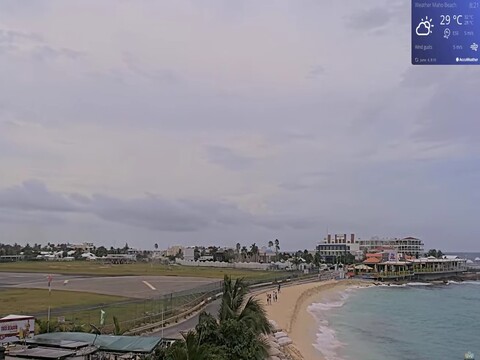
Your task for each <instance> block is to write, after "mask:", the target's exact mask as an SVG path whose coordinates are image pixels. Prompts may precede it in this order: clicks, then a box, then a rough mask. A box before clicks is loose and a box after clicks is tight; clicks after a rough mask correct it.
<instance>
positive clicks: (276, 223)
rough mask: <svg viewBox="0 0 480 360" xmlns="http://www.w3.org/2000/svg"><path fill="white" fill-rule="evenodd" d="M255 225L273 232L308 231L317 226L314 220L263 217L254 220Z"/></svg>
mask: <svg viewBox="0 0 480 360" xmlns="http://www.w3.org/2000/svg"><path fill="white" fill-rule="evenodd" d="M254 223H255V224H257V225H259V226H263V227H266V228H268V229H271V230H281V229H294V230H301V229H308V228H312V227H314V226H316V225H317V222H316V221H314V220H312V219H305V218H292V217H290V216H272V217H269V216H263V217H260V218H257V219H255V220H254Z"/></svg>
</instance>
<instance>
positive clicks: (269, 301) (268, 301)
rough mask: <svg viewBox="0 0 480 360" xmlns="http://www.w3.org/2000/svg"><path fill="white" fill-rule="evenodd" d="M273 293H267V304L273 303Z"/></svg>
mask: <svg viewBox="0 0 480 360" xmlns="http://www.w3.org/2000/svg"><path fill="white" fill-rule="evenodd" d="M271 296H272V295H271V294H270V293H267V305H271V304H272V298H271Z"/></svg>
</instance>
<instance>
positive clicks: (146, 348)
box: [29, 332, 161, 353]
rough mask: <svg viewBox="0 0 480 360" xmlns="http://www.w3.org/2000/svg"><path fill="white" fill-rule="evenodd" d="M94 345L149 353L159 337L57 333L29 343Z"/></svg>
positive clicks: (112, 350) (42, 336) (40, 336)
mask: <svg viewBox="0 0 480 360" xmlns="http://www.w3.org/2000/svg"><path fill="white" fill-rule="evenodd" d="M65 341H67V342H78V343H87V344H88V345H95V346H97V347H98V348H99V349H100V350H102V351H110V352H125V353H127V352H133V353H151V352H152V351H153V350H154V349H155V348H156V347H157V345H158V344H159V343H160V341H161V338H160V337H147V336H115V335H95V334H89V333H80V332H57V333H49V334H41V335H37V336H34V337H33V339H31V340H29V343H35V344H38V345H49V346H59V347H62V342H65Z"/></svg>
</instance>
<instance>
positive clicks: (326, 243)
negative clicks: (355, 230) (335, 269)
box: [317, 234, 363, 263]
mask: <svg viewBox="0 0 480 360" xmlns="http://www.w3.org/2000/svg"><path fill="white" fill-rule="evenodd" d="M317 251H318V253H319V254H320V256H321V257H322V258H323V259H324V260H325V262H327V263H336V262H337V260H338V259H339V258H340V257H344V256H346V255H347V254H348V253H350V254H352V255H353V256H355V259H357V260H359V259H361V258H362V256H363V253H362V251H360V246H359V244H358V242H357V241H356V240H355V234H349V235H347V234H335V235H333V236H332V234H328V235H327V237H326V238H325V239H323V243H321V244H318V245H317Z"/></svg>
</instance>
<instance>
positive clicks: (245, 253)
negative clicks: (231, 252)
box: [241, 246, 248, 260]
mask: <svg viewBox="0 0 480 360" xmlns="http://www.w3.org/2000/svg"><path fill="white" fill-rule="evenodd" d="M241 254H242V258H243V260H246V259H247V254H248V249H247V247H246V246H242V250H241Z"/></svg>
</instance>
